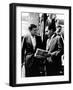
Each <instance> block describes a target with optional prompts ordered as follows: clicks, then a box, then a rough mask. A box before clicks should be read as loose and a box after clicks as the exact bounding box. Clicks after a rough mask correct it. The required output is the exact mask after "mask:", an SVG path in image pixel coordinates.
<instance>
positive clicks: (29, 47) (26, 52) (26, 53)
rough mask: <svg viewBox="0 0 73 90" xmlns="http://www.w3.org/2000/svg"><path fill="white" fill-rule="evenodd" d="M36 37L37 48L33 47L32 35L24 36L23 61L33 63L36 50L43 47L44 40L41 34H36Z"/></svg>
mask: <svg viewBox="0 0 73 90" xmlns="http://www.w3.org/2000/svg"><path fill="white" fill-rule="evenodd" d="M35 38H36V46H35V49H34V48H33V44H32V40H31V37H30V36H27V37H25V38H24V42H23V47H22V63H24V62H25V63H28V64H29V63H32V62H33V58H34V57H33V56H34V53H35V52H36V49H37V48H41V47H42V40H41V37H40V36H35Z"/></svg>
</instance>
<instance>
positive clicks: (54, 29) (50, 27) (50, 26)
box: [48, 24, 56, 32]
mask: <svg viewBox="0 0 73 90" xmlns="http://www.w3.org/2000/svg"><path fill="white" fill-rule="evenodd" d="M48 29H49V30H52V31H53V32H55V31H56V26H55V25H53V24H50V25H49V27H48Z"/></svg>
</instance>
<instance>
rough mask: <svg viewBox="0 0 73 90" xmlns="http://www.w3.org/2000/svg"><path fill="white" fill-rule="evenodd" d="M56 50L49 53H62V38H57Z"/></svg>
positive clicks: (58, 54) (55, 54) (57, 54)
mask: <svg viewBox="0 0 73 90" xmlns="http://www.w3.org/2000/svg"><path fill="white" fill-rule="evenodd" d="M57 48H58V49H57V50H56V51H54V52H52V53H51V56H61V55H63V53H64V44H63V40H62V38H61V37H60V36H59V37H58V38H57Z"/></svg>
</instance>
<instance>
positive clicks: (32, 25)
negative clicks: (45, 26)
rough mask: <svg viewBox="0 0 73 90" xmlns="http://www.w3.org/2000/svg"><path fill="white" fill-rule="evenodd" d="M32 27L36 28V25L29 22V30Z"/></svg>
mask: <svg viewBox="0 0 73 90" xmlns="http://www.w3.org/2000/svg"><path fill="white" fill-rule="evenodd" d="M33 28H37V26H36V25H35V24H30V26H29V30H30V31H32V29H33Z"/></svg>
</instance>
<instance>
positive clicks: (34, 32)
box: [31, 28, 37, 36]
mask: <svg viewBox="0 0 73 90" xmlns="http://www.w3.org/2000/svg"><path fill="white" fill-rule="evenodd" d="M36 33H37V28H33V29H32V30H31V34H32V36H35V35H36Z"/></svg>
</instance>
